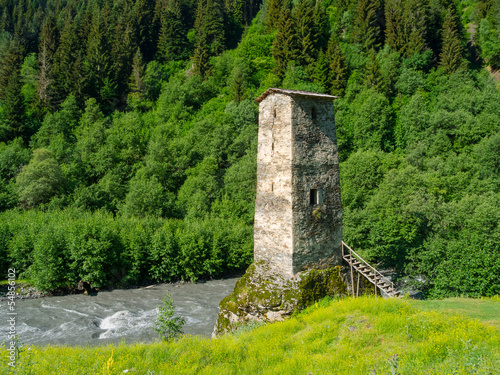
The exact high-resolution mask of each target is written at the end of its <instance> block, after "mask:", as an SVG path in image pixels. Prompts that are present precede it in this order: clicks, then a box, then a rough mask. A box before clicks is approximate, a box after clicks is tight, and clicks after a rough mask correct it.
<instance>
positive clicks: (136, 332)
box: [0, 278, 237, 346]
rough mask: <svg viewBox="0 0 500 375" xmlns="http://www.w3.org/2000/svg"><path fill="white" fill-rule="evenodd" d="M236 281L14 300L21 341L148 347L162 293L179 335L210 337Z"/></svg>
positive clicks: (0, 306)
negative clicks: (178, 320) (180, 322)
mask: <svg viewBox="0 0 500 375" xmlns="http://www.w3.org/2000/svg"><path fill="white" fill-rule="evenodd" d="M236 280H237V279H236V278H233V279H223V280H210V281H207V282H204V283H186V284H180V285H179V284H161V285H154V286H150V287H146V288H139V289H116V290H113V291H101V292H99V293H98V294H97V295H95V296H85V295H83V294H77V295H67V296H60V297H44V298H38V299H27V300H16V305H15V308H16V313H17V315H16V330H17V335H18V338H19V341H20V342H21V343H24V344H36V345H47V344H51V345H70V346H71V345H87V344H88V345H92V346H94V345H101V344H108V343H119V342H121V341H123V340H125V341H126V342H137V341H142V342H149V341H153V340H155V339H157V338H158V333H156V332H155V331H154V330H153V323H154V321H155V319H156V317H157V310H156V308H157V306H158V305H160V303H161V298H162V296H163V295H164V293H165V292H167V291H168V292H169V293H170V294H171V295H172V298H173V300H174V306H175V311H176V313H175V315H174V316H182V317H184V318H185V319H186V323H185V324H184V327H183V332H184V333H186V334H189V335H202V336H207V337H209V336H210V335H211V334H212V330H213V328H214V325H215V321H216V319H217V313H218V307H219V302H220V301H221V300H222V299H223V298H224V297H225V296H227V295H228V294H230V293H231V292H232V290H233V288H234V285H235V283H236ZM7 316H8V315H7V301H2V302H0V317H1V319H2V320H3V321H1V322H0V342H2V341H7V333H8V326H7Z"/></svg>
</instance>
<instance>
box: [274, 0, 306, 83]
mask: <svg viewBox="0 0 500 375" xmlns="http://www.w3.org/2000/svg"><path fill="white" fill-rule="evenodd" d="M300 52H301V51H300V49H299V41H298V40H297V28H296V25H295V20H294V18H293V17H292V12H291V9H290V7H289V6H285V7H284V8H283V12H282V13H281V17H280V19H279V22H278V33H277V34H276V38H275V39H274V42H273V47H272V51H271V53H272V55H273V57H274V59H275V60H276V66H275V68H274V73H275V74H276V75H277V76H278V77H279V78H280V79H283V77H284V76H285V72H286V68H287V66H288V64H289V63H290V62H292V61H296V60H297V59H298V58H299V56H300Z"/></svg>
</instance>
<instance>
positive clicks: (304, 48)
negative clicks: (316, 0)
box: [293, 0, 318, 70]
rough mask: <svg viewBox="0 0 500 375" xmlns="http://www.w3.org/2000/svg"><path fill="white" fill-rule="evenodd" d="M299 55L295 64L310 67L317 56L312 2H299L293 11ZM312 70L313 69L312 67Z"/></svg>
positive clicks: (316, 33)
mask: <svg viewBox="0 0 500 375" xmlns="http://www.w3.org/2000/svg"><path fill="white" fill-rule="evenodd" d="M293 18H294V19H295V27H296V30H297V31H296V34H297V41H298V48H299V54H298V57H297V62H298V63H299V64H300V65H302V66H305V67H306V70H309V69H307V67H308V66H311V65H312V64H313V62H314V61H315V60H316V57H317V55H318V48H317V45H318V30H317V27H316V24H315V22H314V4H313V2H312V0H299V2H298V3H297V5H296V6H295V8H294V10H293ZM313 68H314V67H313Z"/></svg>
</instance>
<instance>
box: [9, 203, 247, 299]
mask: <svg viewBox="0 0 500 375" xmlns="http://www.w3.org/2000/svg"><path fill="white" fill-rule="evenodd" d="M252 237H253V229H252V227H251V226H248V225H246V224H245V223H242V222H237V221H234V220H232V219H228V220H224V219H214V220H209V219H204V220H201V219H200V220H193V221H189V222H187V221H181V220H176V219H139V218H124V217H115V216H114V215H112V214H110V213H107V212H100V211H97V212H94V213H90V212H87V211H83V210H79V209H65V210H55V211H51V212H50V215H47V214H46V213H45V212H42V211H36V210H32V211H26V212H22V211H8V212H4V213H2V214H0V254H1V255H2V256H1V257H0V263H1V264H0V266H2V267H1V268H2V269H3V268H5V269H6V268H7V265H8V267H9V268H15V269H16V271H17V274H18V275H19V277H21V278H29V279H31V280H32V283H33V286H35V287H36V288H38V289H39V290H45V291H53V290H58V289H61V288H63V289H64V288H66V289H68V288H69V289H71V288H76V287H77V286H78V284H79V283H80V282H85V283H88V284H90V286H91V288H102V287H126V286H131V285H141V284H143V283H144V282H145V281H146V282H172V281H177V280H190V281H195V280H198V279H202V278H210V277H215V276H220V275H224V274H231V273H234V272H237V271H240V270H243V269H245V268H246V267H247V265H248V264H249V263H250V260H251V257H252V247H251V244H252Z"/></svg>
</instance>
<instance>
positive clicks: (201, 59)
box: [193, 41, 210, 77]
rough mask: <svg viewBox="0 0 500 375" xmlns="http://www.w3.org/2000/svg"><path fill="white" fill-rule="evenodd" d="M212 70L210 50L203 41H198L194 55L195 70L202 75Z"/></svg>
mask: <svg viewBox="0 0 500 375" xmlns="http://www.w3.org/2000/svg"><path fill="white" fill-rule="evenodd" d="M209 71H210V50H209V49H208V46H207V45H206V44H204V43H203V42H201V41H198V42H196V47H195V49H194V55H193V72H194V73H195V74H197V75H199V76H201V77H205V75H206V74H207V73H208V72H209Z"/></svg>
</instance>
